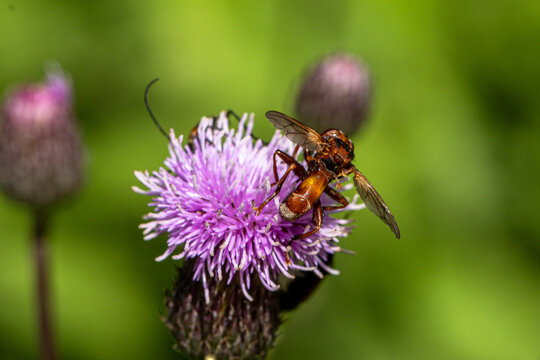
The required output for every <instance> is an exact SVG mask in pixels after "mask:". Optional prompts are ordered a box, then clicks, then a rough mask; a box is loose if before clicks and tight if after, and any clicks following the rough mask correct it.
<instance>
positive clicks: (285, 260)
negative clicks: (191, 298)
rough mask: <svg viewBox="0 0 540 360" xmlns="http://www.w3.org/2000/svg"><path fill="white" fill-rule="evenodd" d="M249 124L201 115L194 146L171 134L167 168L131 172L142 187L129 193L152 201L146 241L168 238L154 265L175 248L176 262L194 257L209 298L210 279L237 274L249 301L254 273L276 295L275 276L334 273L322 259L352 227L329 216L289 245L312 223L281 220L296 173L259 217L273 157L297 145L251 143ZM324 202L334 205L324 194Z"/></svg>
mask: <svg viewBox="0 0 540 360" xmlns="http://www.w3.org/2000/svg"><path fill="white" fill-rule="evenodd" d="M246 124H247V126H246V130H245V131H244V126H245V125H246ZM252 127H253V116H250V117H249V120H248V116H247V115H244V116H243V117H242V120H241V121H240V124H239V127H238V130H234V129H231V128H229V122H228V119H227V117H226V115H225V113H224V112H222V113H221V114H220V116H219V118H217V119H216V120H214V119H212V118H203V119H202V120H201V122H200V123H199V126H198V131H197V137H196V138H195V139H194V146H193V147H192V148H190V147H189V146H187V145H182V142H183V136H180V137H179V138H176V136H175V134H174V131H172V130H171V134H170V139H171V140H170V143H169V152H170V155H169V157H168V158H167V159H166V160H165V166H166V167H167V169H168V170H167V169H165V168H160V169H159V170H158V171H154V172H152V173H151V174H150V173H149V172H148V171H145V172H139V171H137V172H135V176H136V177H137V178H138V179H139V180H140V181H141V183H142V184H144V185H145V186H146V188H147V190H143V189H140V188H138V187H133V190H134V191H136V192H137V193H140V194H144V195H148V196H152V197H153V199H152V202H150V204H149V206H151V207H153V208H154V209H153V212H150V213H149V214H147V215H146V216H145V219H146V220H148V222H146V223H144V224H141V226H140V227H141V228H142V229H143V233H144V239H145V240H150V239H153V238H155V237H157V236H158V235H160V234H164V233H166V234H167V236H168V240H167V250H166V251H165V253H164V254H163V255H161V256H159V257H158V258H157V259H156V260H157V261H161V260H163V259H165V258H167V257H168V256H169V255H171V254H172V253H173V252H175V251H176V252H177V254H176V255H173V256H172V258H173V259H174V260H179V259H193V260H194V261H195V265H194V274H193V279H194V280H196V281H202V283H203V287H204V288H205V296H206V298H207V301H208V286H207V283H208V281H209V280H208V279H209V278H213V279H215V280H216V281H221V280H225V281H226V282H227V284H230V283H231V281H232V280H233V278H234V277H235V275H237V274H238V278H239V283H240V286H241V288H242V291H243V293H244V295H245V296H246V298H248V299H250V300H251V296H250V294H249V292H248V291H249V289H250V285H251V282H252V277H253V276H257V277H258V278H259V279H260V281H261V283H262V284H263V285H264V287H266V288H267V289H268V290H270V291H276V290H278V289H279V287H280V286H279V284H278V283H279V277H280V275H284V276H286V277H288V278H294V272H296V271H308V272H314V273H315V274H317V275H318V276H321V277H322V274H323V273H324V272H328V273H331V274H337V273H338V272H337V271H336V270H334V269H332V268H330V267H329V266H328V265H327V263H328V261H327V260H328V259H329V257H330V256H331V255H332V254H334V253H336V252H339V251H341V248H340V247H339V246H338V242H339V238H341V237H344V236H346V235H347V234H348V233H349V232H350V229H351V227H350V226H347V225H348V224H349V223H350V221H351V220H348V219H336V218H333V217H331V216H326V217H325V219H324V222H323V227H322V228H321V229H320V231H318V232H317V233H315V234H314V235H312V236H310V237H308V238H305V239H301V240H294V241H293V242H290V240H291V239H292V238H293V237H294V236H295V235H298V234H302V233H304V232H306V231H308V230H309V229H310V228H311V227H313V226H314V225H313V223H312V214H311V212H310V213H308V214H306V215H305V216H303V217H301V218H300V219H298V220H297V221H295V222H288V221H285V220H283V219H282V218H281V217H280V216H279V204H280V202H281V200H282V199H283V198H284V197H285V196H286V195H288V194H289V193H290V192H291V191H292V190H294V188H295V187H296V186H297V183H298V181H299V179H298V178H296V177H295V176H290V177H289V178H288V179H287V181H286V182H285V184H284V186H283V188H282V191H281V193H280V195H279V196H278V197H276V199H275V201H274V202H273V203H269V204H268V205H267V206H266V207H265V208H264V209H263V210H262V211H261V213H260V214H259V215H257V214H256V211H255V210H254V209H253V207H254V206H258V205H259V204H260V203H262V202H263V201H264V200H265V199H266V198H267V197H268V196H269V195H270V194H271V193H272V192H273V191H274V187H273V186H271V184H270V182H271V181H272V182H273V180H274V178H273V176H274V175H273V170H272V168H273V160H272V155H273V154H274V152H275V151H276V150H278V149H280V150H282V151H285V152H287V153H292V150H293V148H294V144H293V143H291V142H290V141H289V140H287V139H286V138H285V137H284V136H282V135H281V134H280V133H279V132H276V134H275V135H274V137H273V138H272V140H271V141H270V143H269V144H268V145H264V144H263V143H262V141H261V140H257V141H254V139H253V137H252V136H251V130H252ZM285 170H286V165H285V164H283V163H278V173H279V174H283V173H284V172H285ZM351 187H352V185H351V186H349V185H346V186H345V187H344V189H349V188H351ZM321 201H322V202H323V205H324V204H329V203H332V200H331V199H329V198H326V195H323V197H322V198H321ZM356 201H357V196H355V198H354V199H353V201H352V202H351V204H349V206H347V208H346V209H345V210H357V209H361V208H363V207H364V205H363V204H357V203H356ZM338 211H339V210H338ZM289 243H290V244H289ZM288 244H289V246H287V245H288ZM289 255H290V256H289ZM289 259H290V260H289Z"/></svg>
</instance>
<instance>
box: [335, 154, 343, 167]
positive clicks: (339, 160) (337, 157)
mask: <svg viewBox="0 0 540 360" xmlns="http://www.w3.org/2000/svg"><path fill="white" fill-rule="evenodd" d="M334 162H335V163H336V164H338V165H341V164H343V157H341V155H339V154H336V155H335V156H334Z"/></svg>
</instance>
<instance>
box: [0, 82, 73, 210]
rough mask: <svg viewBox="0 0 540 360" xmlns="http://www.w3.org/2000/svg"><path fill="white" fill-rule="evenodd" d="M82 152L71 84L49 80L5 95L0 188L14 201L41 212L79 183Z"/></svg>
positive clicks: (0, 146)
mask: <svg viewBox="0 0 540 360" xmlns="http://www.w3.org/2000/svg"><path fill="white" fill-rule="evenodd" d="M81 178H82V149H81V141H80V138H79V132H78V130H77V127H76V124H75V119H74V114H73V107H72V90H71V84H70V83H69V81H68V80H67V79H66V78H65V77H64V76H63V75H61V74H58V73H54V74H49V76H48V78H47V81H46V82H45V83H42V84H30V85H24V86H19V87H17V88H15V89H14V90H13V91H11V92H10V93H9V94H7V96H6V98H5V100H4V104H3V109H2V122H1V124H0V187H1V188H2V189H3V190H4V192H5V193H6V194H7V195H8V196H9V197H11V198H13V199H16V200H19V201H22V202H25V203H28V204H30V205H32V206H33V207H35V208H42V207H46V206H49V205H52V204H54V203H56V202H57V201H58V200H60V199H62V198H64V197H66V196H67V195H70V194H71V193H73V192H74V191H75V190H76V189H77V188H78V186H79V185H80V183H81Z"/></svg>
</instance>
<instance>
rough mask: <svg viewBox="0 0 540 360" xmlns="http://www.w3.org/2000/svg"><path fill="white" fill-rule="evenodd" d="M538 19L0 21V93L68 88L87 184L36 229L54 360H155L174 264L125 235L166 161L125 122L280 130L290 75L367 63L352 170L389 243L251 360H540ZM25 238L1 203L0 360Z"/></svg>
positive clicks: (509, 14)
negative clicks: (390, 219) (148, 180)
mask: <svg viewBox="0 0 540 360" xmlns="http://www.w3.org/2000/svg"><path fill="white" fill-rule="evenodd" d="M539 39H540V4H539V3H538V1H537V0H523V1H514V2H510V1H500V0H496V1H489V2H488V1H465V0H458V1H453V2H443V1H423V0H414V1H408V2H404V1H398V0H388V1H384V2H372V1H354V0H350V1H345V0H338V1H333V2H326V3H323V2H307V1H304V2H291V1H284V0H279V1H230V2H224V1H215V0H211V1H210V0H209V1H200V2H195V1H177V2H174V4H173V2H167V1H156V2H146V3H142V2H136V1H130V2H127V1H126V2H111V1H104V0H99V1H91V2H90V1H88V2H85V1H76V2H74V1H56V2H41V1H18V0H8V1H5V0H2V1H1V2H0V69H2V70H1V71H0V89H6V88H7V87H8V86H10V85H13V84H16V83H20V82H29V81H39V80H41V79H42V78H43V77H44V73H43V66H44V64H45V63H46V62H47V61H50V60H56V61H58V62H59V63H60V64H61V65H62V67H63V68H64V70H65V71H66V72H67V73H69V74H71V76H72V78H73V82H74V88H75V97H76V109H77V114H78V117H79V119H80V127H81V128H82V130H83V135H84V139H85V142H86V146H87V150H88V151H87V153H88V157H87V162H88V167H87V168H88V172H87V186H86V188H85V189H84V191H83V192H81V194H80V195H79V196H78V197H77V199H76V201H74V202H73V203H72V204H71V206H70V207H66V208H64V209H62V211H60V212H59V213H58V214H57V216H56V217H55V219H54V224H53V225H54V226H53V229H52V233H51V236H50V244H51V253H52V254H51V255H52V277H53V279H54V283H53V287H52V294H53V302H54V312H55V318H56V329H57V335H58V339H57V340H58V342H59V344H58V348H59V351H60V354H61V358H63V359H81V360H83V359H175V358H176V357H177V356H176V353H175V352H174V351H173V350H172V349H171V344H172V340H171V338H170V337H169V334H168V331H167V329H166V328H165V326H164V325H162V323H161V321H160V313H161V312H162V311H163V303H162V302H163V300H162V293H163V291H164V289H165V288H166V287H168V286H169V285H170V284H171V282H172V280H173V275H174V262H173V261H172V260H171V259H168V260H166V261H164V262H162V263H156V262H154V258H155V257H156V256H158V255H160V254H161V253H162V252H163V250H164V249H165V243H164V241H163V239H157V240H154V241H151V242H144V241H143V240H142V235H141V232H140V230H139V229H138V228H137V226H138V224H139V223H140V222H141V216H142V214H143V213H145V212H146V211H147V206H146V204H147V201H148V199H147V198H145V197H143V196H140V195H136V194H134V193H133V192H132V191H131V190H130V187H131V186H132V185H134V184H136V183H137V181H136V179H135V177H134V176H133V171H134V170H136V169H138V170H144V169H149V170H152V169H156V168H157V167H159V166H160V164H161V163H162V160H163V159H164V158H165V156H166V154H167V148H166V143H165V141H164V139H163V137H162V135H161V134H160V133H159V132H158V131H157V129H155V127H154V126H153V124H152V123H151V121H150V119H149V117H148V115H147V113H146V111H145V109H144V106H143V100H142V99H143V91H144V88H145V86H146V84H147V83H148V82H149V81H150V80H151V79H152V78H154V77H156V76H159V77H160V78H161V81H160V82H159V83H158V84H156V85H155V87H154V88H153V89H152V92H151V95H150V100H151V104H152V106H153V109H154V112H155V113H156V115H157V116H158V118H159V119H160V121H161V122H162V123H163V125H164V126H165V127H166V128H171V127H173V128H175V130H176V131H177V133H186V132H187V131H189V130H190V129H191V128H192V126H193V125H194V124H195V123H196V122H197V121H198V120H199V119H200V117H201V116H202V115H208V114H217V113H218V112H219V111H220V110H222V109H234V110H236V111H237V112H254V113H255V114H256V118H257V120H258V121H257V122H256V127H255V132H256V133H257V134H260V135H259V136H262V137H266V138H270V136H271V134H272V133H273V131H274V130H273V128H272V126H271V124H270V123H269V122H268V121H266V119H265V118H264V117H263V114H264V112H265V111H266V110H269V109H276V110H281V111H283V112H289V113H290V112H292V108H293V98H294V94H295V91H296V89H297V86H298V81H299V79H301V75H302V74H303V73H304V71H305V68H306V66H310V65H312V64H313V63H314V62H315V61H316V60H318V59H319V58H320V57H321V56H323V55H326V54H329V53H332V52H334V51H336V50H344V51H347V52H351V53H353V54H356V55H358V56H360V57H361V58H362V59H364V61H365V62H366V63H367V64H368V66H369V68H370V70H371V73H372V77H373V82H374V89H375V92H374V98H373V103H372V111H371V115H370V121H369V124H368V125H367V126H365V127H364V128H363V131H361V133H359V134H357V135H356V136H355V137H354V141H355V145H356V165H357V166H358V167H359V168H360V169H361V170H362V171H363V172H364V173H366V174H367V176H368V177H369V178H370V180H371V181H372V182H373V183H374V184H375V186H376V187H377V189H378V190H379V191H380V192H381V194H382V195H383V196H384V198H385V200H386V201H387V203H388V204H389V205H390V208H391V209H392V211H393V213H394V215H395V216H396V219H397V221H398V223H399V225H400V229H401V233H402V239H401V240H396V239H395V238H394V237H393V235H392V233H391V232H390V231H389V230H388V228H387V227H386V226H384V225H383V224H382V223H380V221H379V220H378V219H377V218H376V217H375V216H372V215H370V214H369V213H368V212H359V213H357V214H355V215H354V217H355V218H356V225H357V228H356V229H355V230H354V231H353V234H352V235H351V236H350V237H349V238H347V239H346V240H345V241H344V242H343V246H344V247H346V248H349V249H352V250H354V251H356V255H355V256H348V255H341V256H338V257H337V258H336V266H337V268H338V269H340V270H341V272H342V273H341V275H340V276H337V277H330V278H328V279H327V280H325V281H324V283H323V285H322V286H321V287H320V288H319V289H318V291H317V293H316V294H315V296H314V297H313V298H311V299H310V300H309V301H308V302H307V303H306V304H304V305H303V306H302V307H300V309H299V310H297V311H295V312H294V313H292V314H291V315H290V316H288V321H287V324H286V325H285V326H284V327H283V328H282V330H281V335H280V338H279V346H278V347H277V348H276V349H274V350H272V352H271V356H270V358H271V359H330V358H341V359H345V358H346V359H433V358H437V359H539V358H540V261H539V260H540V240H539V239H540V221H539V220H540V219H539V216H538V211H539V209H538V202H539V201H540V188H539V181H538V176H539V173H540V172H539V163H540V161H539V160H540V145H539V144H540V142H539V135H540V132H539V128H540V121H539V120H540V65H539V64H540V47H539V46H538V44H539V43H538V41H539ZM30 225H31V219H30V217H29V215H28V213H27V212H26V211H25V209H24V208H23V207H21V206H19V205H17V204H14V203H12V202H10V201H9V200H8V199H7V198H5V197H3V196H1V197H0V358H1V359H33V358H36V356H37V345H36V344H37V340H36V326H35V316H36V314H35V306H34V298H33V294H34V281H33V264H32V262H31V256H30V250H31V247H30V240H29V236H30Z"/></svg>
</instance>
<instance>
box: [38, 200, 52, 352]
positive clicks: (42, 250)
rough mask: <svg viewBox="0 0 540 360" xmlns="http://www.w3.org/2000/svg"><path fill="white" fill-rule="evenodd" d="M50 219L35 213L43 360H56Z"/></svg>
mask: <svg viewBox="0 0 540 360" xmlns="http://www.w3.org/2000/svg"><path fill="white" fill-rule="evenodd" d="M48 221H49V217H48V216H47V214H46V212H45V211H42V210H36V211H35V213H34V256H35V262H36V265H35V266H36V285H37V293H36V296H37V305H38V316H39V339H40V349H41V359H42V360H53V359H54V343H53V333H52V321H51V312H50V306H49V283H48V266H47V242H46V238H45V235H46V232H47V225H48Z"/></svg>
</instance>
